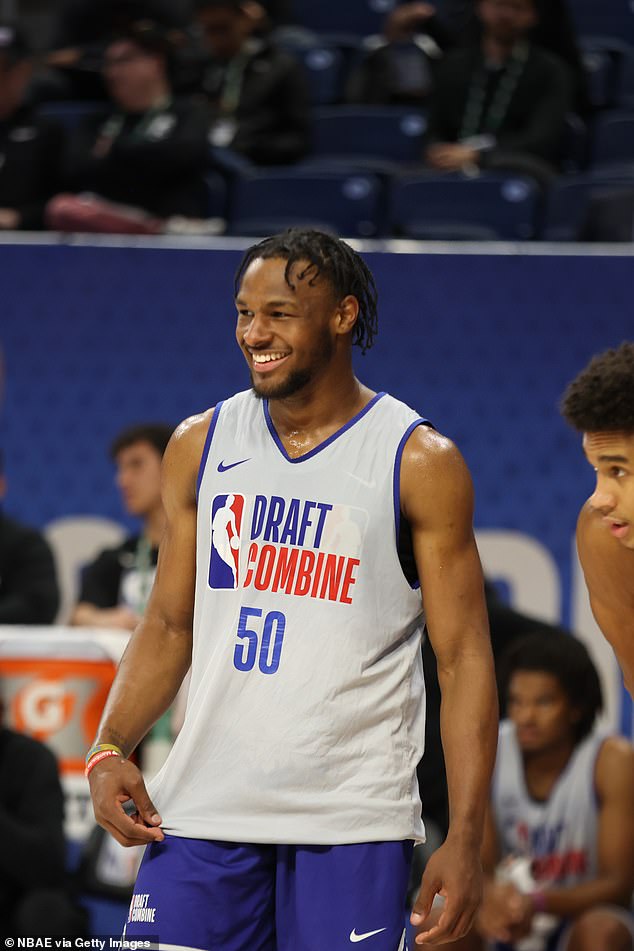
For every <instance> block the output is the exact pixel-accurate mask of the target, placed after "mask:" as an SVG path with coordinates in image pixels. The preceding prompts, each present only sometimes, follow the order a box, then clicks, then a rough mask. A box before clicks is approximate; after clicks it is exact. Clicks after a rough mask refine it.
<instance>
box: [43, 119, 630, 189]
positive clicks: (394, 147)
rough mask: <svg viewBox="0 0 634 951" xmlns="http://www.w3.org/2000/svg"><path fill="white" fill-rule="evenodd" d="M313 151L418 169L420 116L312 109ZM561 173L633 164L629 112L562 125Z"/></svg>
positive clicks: (369, 164) (70, 122)
mask: <svg viewBox="0 0 634 951" xmlns="http://www.w3.org/2000/svg"><path fill="white" fill-rule="evenodd" d="M39 111H40V113H41V114H43V115H47V116H49V117H52V118H55V119H57V120H58V121H60V122H62V123H63V124H64V125H65V126H66V127H67V128H68V129H69V130H72V129H73V128H74V127H76V126H77V124H78V123H79V122H81V121H82V120H83V119H85V118H87V117H88V116H89V115H94V114H95V113H99V112H103V111H104V106H103V104H101V103H84V102H79V103H77V102H60V103H48V104H46V105H44V106H42V107H40V110H39ZM312 128H313V147H312V150H311V158H310V159H309V160H308V161H312V162H315V161H317V162H321V161H322V160H323V159H325V158H328V160H329V161H331V162H332V161H340V162H341V163H345V164H346V165H347V166H348V167H354V168H356V169H364V170H368V171H376V172H386V173H387V174H391V173H392V172H393V171H395V169H394V168H392V167H391V166H390V163H412V164H420V162H421V159H422V153H423V140H424V134H425V130H426V119H425V115H424V113H422V112H420V111H415V110H412V109H408V108H403V107H395V106H388V107H380V106H376V107H375V106H326V107H323V108H319V109H315V111H314V115H313V121H312ZM567 139H568V141H567V143H566V145H565V155H564V168H565V171H568V172H573V173H575V172H579V171H583V170H585V169H586V168H587V167H590V168H592V169H597V170H598V171H599V172H602V171H603V170H604V168H605V166H612V165H615V164H621V163H625V162H628V161H629V162H632V161H634V110H615V111H609V112H604V113H602V114H601V115H599V116H598V117H597V120H596V122H595V123H594V126H593V129H592V133H591V134H590V132H589V130H588V129H587V127H586V125H585V124H584V123H583V122H581V120H579V119H577V118H576V117H575V116H571V117H570V119H569V122H568V129H567Z"/></svg>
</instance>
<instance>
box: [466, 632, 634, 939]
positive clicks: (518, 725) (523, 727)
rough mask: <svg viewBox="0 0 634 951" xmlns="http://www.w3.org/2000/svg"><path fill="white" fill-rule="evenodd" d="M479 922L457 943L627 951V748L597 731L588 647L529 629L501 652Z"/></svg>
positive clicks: (632, 854) (630, 844)
mask: <svg viewBox="0 0 634 951" xmlns="http://www.w3.org/2000/svg"><path fill="white" fill-rule="evenodd" d="M505 670H506V674H505V678H504V682H505V685H506V688H505V692H506V696H507V704H508V714H509V719H508V720H507V721H504V722H502V724H501V725H500V737H499V744H498V754H497V762H496V767H495V773H494V778H493V784H492V793H491V802H490V807H489V812H488V816H487V821H486V831H485V838H484V844H483V853H482V858H483V865H484V868H485V873H486V875H487V880H486V883H485V890H484V898H483V902H482V906H481V908H480V911H479V912H478V916H477V918H476V928H475V931H474V932H472V934H471V935H470V936H469V937H468V938H466V939H464V940H463V941H461V942H456V944H455V945H453V947H454V948H455V951H465V949H467V948H468V949H469V951H471V949H476V948H482V947H483V945H482V938H485V939H488V940H490V941H494V942H501V944H496V945H495V947H496V948H503V949H504V951H514V949H517V951H520V949H529V948H530V949H531V951H547V949H548V951H564V949H567V951H589V949H591V951H631V949H632V947H634V921H633V919H632V916H631V914H630V912H629V906H630V901H631V897H632V888H633V887H634V815H633V813H632V801H633V799H634V750H633V749H632V747H631V746H630V744H629V743H627V742H626V741H625V740H623V739H621V738H619V737H615V736H606V735H605V734H604V733H602V732H601V731H600V730H598V729H597V727H596V717H597V715H598V713H599V712H600V710H601V705H602V701H601V687H600V684H599V677H598V674H597V672H596V669H595V667H594V665H593V663H592V661H591V660H590V656H589V654H588V652H587V650H586V648H585V647H584V645H583V644H582V643H581V642H580V641H578V640H577V639H576V638H574V637H571V636H569V635H564V634H560V635H553V634H547V635H543V634H533V635H530V636H528V637H527V638H526V639H525V640H522V641H519V642H517V644H515V645H514V646H513V648H512V649H511V651H510V653H509V654H508V657H507V660H506V667H505Z"/></svg>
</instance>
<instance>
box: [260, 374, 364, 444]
mask: <svg viewBox="0 0 634 951" xmlns="http://www.w3.org/2000/svg"><path fill="white" fill-rule="evenodd" d="M374 395H375V394H374V392H373V391H372V390H370V389H368V387H367V386H364V385H363V384H362V383H360V382H359V380H357V378H356V377H355V376H354V375H353V374H352V373H350V374H349V375H348V374H346V375H343V374H342V375H341V377H340V378H339V379H337V381H336V383H334V384H331V383H330V382H329V384H328V385H325V383H324V382H323V381H322V382H320V383H317V382H315V384H308V386H306V387H305V388H304V389H303V390H302V391H301V392H299V393H297V394H294V395H293V396H291V397H288V398H287V399H281V400H271V401H270V402H269V412H270V415H271V419H272V421H273V425H274V426H275V429H276V432H277V434H278V436H279V437H280V439H281V440H282V442H283V444H284V447H285V449H286V451H287V452H288V454H289V455H290V456H293V457H298V456H302V455H304V454H305V453H307V452H310V451H311V449H314V448H315V446H317V445H319V444H320V443H322V442H324V440H326V439H328V438H329V436H332V435H333V433H336V432H337V431H338V430H339V429H341V427H342V426H345V424H346V423H347V422H349V421H350V420H351V419H352V418H353V417H354V416H356V415H357V413H359V412H361V410H362V409H363V408H364V406H366V405H367V403H369V402H370V400H371V399H372V397H373V396H374Z"/></svg>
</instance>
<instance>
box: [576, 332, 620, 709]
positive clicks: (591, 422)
mask: <svg viewBox="0 0 634 951" xmlns="http://www.w3.org/2000/svg"><path fill="white" fill-rule="evenodd" d="M562 413H563V415H564V417H565V418H566V419H567V421H568V422H569V423H571V425H572V426H574V427H575V429H577V430H579V431H580V432H582V433H583V448H584V452H585V454H586V457H587V459H588V462H589V463H590V465H591V466H592V467H593V468H594V470H595V472H596V474H597V482H596V488H595V490H594V492H593V493H592V495H591V496H590V498H589V499H588V500H587V502H586V503H585V505H584V506H583V508H582V509H581V513H580V515H579V520H578V522H577V547H578V550H579V558H580V560H581V566H582V568H583V572H584V575H585V579H586V584H587V585H588V592H589V594H590V604H591V606H592V613H593V614H594V617H595V619H596V621H597V624H598V625H599V627H600V628H601V631H602V632H603V634H604V635H605V637H606V638H607V640H608V641H609V642H610V644H611V645H612V647H613V648H614V652H615V654H616V656H617V658H618V661H619V663H620V665H621V668H622V670H623V677H624V679H625V685H626V687H627V689H628V690H629V692H630V693H631V694H633V695H634V343H631V342H628V343H622V344H621V346H620V347H618V348H617V349H614V350H607V351H606V352H605V353H602V354H599V355H598V356H595V357H594V358H593V359H592V360H591V361H590V363H589V364H588V366H587V367H586V368H585V369H584V370H583V371H582V372H581V373H580V374H579V375H578V376H577V377H576V378H575V379H574V380H573V381H572V383H570V385H569V386H568V389H567V390H566V392H565V394H564V398H563V401H562Z"/></svg>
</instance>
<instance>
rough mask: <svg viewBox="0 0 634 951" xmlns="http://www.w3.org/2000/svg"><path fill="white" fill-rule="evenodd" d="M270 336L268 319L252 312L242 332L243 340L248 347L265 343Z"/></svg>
mask: <svg viewBox="0 0 634 951" xmlns="http://www.w3.org/2000/svg"><path fill="white" fill-rule="evenodd" d="M270 337H271V331H270V328H269V325H268V321H267V320H265V319H264V318H263V317H262V315H261V314H254V315H253V317H252V318H251V320H250V322H249V325H248V327H247V329H246V330H245V332H244V338H243V339H244V342H245V343H246V344H248V345H249V346H250V347H257V346H261V345H262V344H263V343H267V341H268V340H270Z"/></svg>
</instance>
